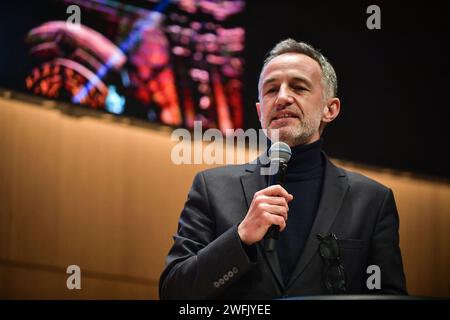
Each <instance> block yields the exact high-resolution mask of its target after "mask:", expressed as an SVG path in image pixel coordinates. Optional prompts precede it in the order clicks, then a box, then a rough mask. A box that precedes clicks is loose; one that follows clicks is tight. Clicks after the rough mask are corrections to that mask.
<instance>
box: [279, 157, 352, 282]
mask: <svg viewBox="0 0 450 320" xmlns="http://www.w3.org/2000/svg"><path fill="white" fill-rule="evenodd" d="M323 155H324V157H325V159H326V160H325V177H324V182H323V190H322V197H321V199H320V203H319V208H318V210H317V215H316V218H315V220H314V223H313V226H312V228H311V232H310V234H309V236H308V239H307V240H306V244H305V247H304V248H305V249H304V251H303V253H302V254H301V256H300V260H299V261H298V263H297V265H296V267H295V269H294V271H293V272H292V275H291V277H290V279H289V282H288V285H287V288H289V287H290V286H292V285H293V284H294V283H295V281H296V279H297V278H298V277H299V276H300V275H301V273H302V272H303V270H304V269H305V267H306V266H307V264H308V262H309V261H310V260H311V259H312V257H313V256H314V254H315V253H316V252H317V250H318V248H319V241H318V240H317V238H316V235H317V234H318V233H319V234H321V235H325V234H327V233H328V232H329V230H330V228H331V225H332V224H333V221H334V219H335V218H336V215H337V213H338V212H339V209H340V207H341V204H342V201H343V200H344V196H345V194H346V192H347V189H348V187H349V186H348V180H347V175H346V174H345V172H344V171H341V170H339V169H338V168H337V167H335V166H334V165H333V164H332V163H331V162H330V161H329V160H328V157H326V155H325V154H323Z"/></svg>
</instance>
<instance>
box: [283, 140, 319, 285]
mask: <svg viewBox="0 0 450 320" xmlns="http://www.w3.org/2000/svg"><path fill="white" fill-rule="evenodd" d="M321 146H322V139H320V140H318V141H316V142H313V143H311V144H307V145H301V146H296V147H293V148H292V149H291V151H292V157H291V159H290V160H289V162H288V167H287V172H286V180H285V189H286V190H287V191H288V192H289V193H290V194H292V195H293V196H294V198H293V200H292V201H291V202H290V203H289V204H288V205H289V212H288V220H287V222H286V229H284V231H283V232H281V233H280V238H279V240H278V241H277V251H278V257H279V260H280V267H281V272H282V275H283V280H284V282H285V283H287V282H288V281H289V278H290V276H291V274H292V271H293V270H294V268H295V265H296V263H297V261H298V259H299V258H300V255H301V253H302V251H303V248H304V246H305V242H306V239H307V238H308V235H309V233H310V231H311V227H312V224H313V222H314V219H315V217H316V213H317V209H318V206H319V201H320V197H321V194H322V181H323V176H324V159H323V156H322V153H321Z"/></svg>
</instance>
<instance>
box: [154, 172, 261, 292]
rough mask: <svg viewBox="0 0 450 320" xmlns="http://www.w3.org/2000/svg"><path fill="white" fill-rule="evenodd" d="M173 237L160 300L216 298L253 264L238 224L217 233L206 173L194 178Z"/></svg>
mask: <svg viewBox="0 0 450 320" xmlns="http://www.w3.org/2000/svg"><path fill="white" fill-rule="evenodd" d="M173 238H174V244H173V246H172V248H171V249H170V251H169V254H168V257H167V260H166V267H165V269H164V271H163V273H162V274H161V277H160V281H159V296H160V298H161V299H213V298H216V297H218V296H220V295H221V293H223V292H224V290H226V289H227V287H228V286H230V285H232V284H233V283H234V282H236V281H237V279H238V278H239V277H240V276H241V275H242V274H244V273H245V272H246V271H248V270H249V269H250V268H251V267H252V266H253V265H254V262H252V260H251V259H250V258H249V256H248V255H247V253H246V249H245V248H244V247H243V244H242V242H241V240H240V238H239V234H238V232H237V225H234V226H232V227H231V228H229V229H228V230H227V231H225V232H224V233H222V234H220V235H216V232H215V219H214V213H213V212H211V206H210V203H209V199H208V191H207V185H206V181H205V177H204V173H203V172H200V173H198V174H197V175H196V177H195V178H194V182H193V185H192V187H191V190H190V192H189V194H188V199H187V201H186V203H185V206H184V208H183V211H182V212H181V216H180V219H179V223H178V230H177V233H176V234H175V235H174V237H173Z"/></svg>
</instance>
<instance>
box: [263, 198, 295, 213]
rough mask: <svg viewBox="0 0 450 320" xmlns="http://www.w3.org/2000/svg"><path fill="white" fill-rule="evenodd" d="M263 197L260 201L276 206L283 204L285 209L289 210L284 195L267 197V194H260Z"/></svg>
mask: <svg viewBox="0 0 450 320" xmlns="http://www.w3.org/2000/svg"><path fill="white" fill-rule="evenodd" d="M262 197H264V198H263V200H262V202H264V203H267V204H272V205H276V206H284V207H285V208H286V210H287V211H289V206H288V204H287V201H286V198H284V197H269V196H262Z"/></svg>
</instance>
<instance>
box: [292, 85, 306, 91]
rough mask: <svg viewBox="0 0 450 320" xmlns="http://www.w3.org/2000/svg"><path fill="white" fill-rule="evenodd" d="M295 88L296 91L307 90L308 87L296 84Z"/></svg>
mask: <svg viewBox="0 0 450 320" xmlns="http://www.w3.org/2000/svg"><path fill="white" fill-rule="evenodd" d="M293 89H294V90H296V91H305V90H306V88H305V87H302V86H294V87H293Z"/></svg>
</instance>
